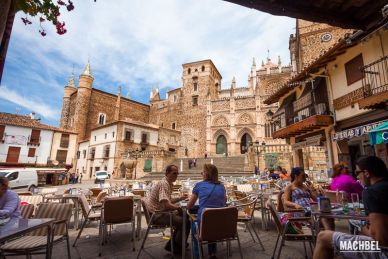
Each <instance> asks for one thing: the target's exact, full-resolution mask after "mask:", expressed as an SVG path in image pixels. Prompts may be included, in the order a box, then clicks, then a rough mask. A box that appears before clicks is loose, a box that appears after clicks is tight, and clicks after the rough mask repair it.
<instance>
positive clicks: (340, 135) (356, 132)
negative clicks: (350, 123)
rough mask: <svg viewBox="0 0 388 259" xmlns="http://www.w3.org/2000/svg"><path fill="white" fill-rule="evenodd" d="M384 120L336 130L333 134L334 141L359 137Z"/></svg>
mask: <svg viewBox="0 0 388 259" xmlns="http://www.w3.org/2000/svg"><path fill="white" fill-rule="evenodd" d="M384 122H386V121H379V122H375V123H371V124H367V125H363V126H359V127H356V128H351V129H347V130H343V131H340V132H336V133H335V134H334V141H341V140H343V139H351V138H354V137H360V136H362V135H366V134H368V133H369V131H371V130H372V129H374V128H376V127H377V126H380V125H381V124H383V123H384Z"/></svg>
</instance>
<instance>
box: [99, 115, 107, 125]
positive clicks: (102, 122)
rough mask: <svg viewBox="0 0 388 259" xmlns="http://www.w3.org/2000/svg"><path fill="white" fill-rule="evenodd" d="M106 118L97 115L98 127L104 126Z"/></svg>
mask: <svg viewBox="0 0 388 259" xmlns="http://www.w3.org/2000/svg"><path fill="white" fill-rule="evenodd" d="M105 121H106V117H105V114H104V113H100V114H99V115H98V124H99V125H105Z"/></svg>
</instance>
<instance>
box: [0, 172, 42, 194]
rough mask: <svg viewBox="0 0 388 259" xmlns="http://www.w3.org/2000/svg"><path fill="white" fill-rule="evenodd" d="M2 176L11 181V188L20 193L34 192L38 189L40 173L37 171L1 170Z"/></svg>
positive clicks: (0, 174)
mask: <svg viewBox="0 0 388 259" xmlns="http://www.w3.org/2000/svg"><path fill="white" fill-rule="evenodd" d="M0 176H5V177H7V178H8V180H9V188H10V189H12V190H14V191H16V192H18V191H32V192H33V191H34V189H35V188H37V187H38V173H37V172H36V170H35V169H17V168H15V169H6V170H5V169H0Z"/></svg>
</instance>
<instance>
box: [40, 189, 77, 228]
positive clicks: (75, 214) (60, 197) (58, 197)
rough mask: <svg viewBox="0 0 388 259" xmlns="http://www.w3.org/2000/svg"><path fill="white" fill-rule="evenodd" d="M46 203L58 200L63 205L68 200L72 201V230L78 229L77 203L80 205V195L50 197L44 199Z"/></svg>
mask: <svg viewBox="0 0 388 259" xmlns="http://www.w3.org/2000/svg"><path fill="white" fill-rule="evenodd" d="M45 199H46V200H47V201H49V200H60V201H61V202H62V203H65V202H67V201H69V200H72V201H73V203H74V206H75V211H74V229H78V222H79V203H80V200H79V199H80V195H79V194H60V195H55V196H51V197H46V198H45Z"/></svg>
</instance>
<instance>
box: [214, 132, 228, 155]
mask: <svg viewBox="0 0 388 259" xmlns="http://www.w3.org/2000/svg"><path fill="white" fill-rule="evenodd" d="M216 154H228V142H227V141H226V138H225V136H224V135H220V136H218V138H217V144H216Z"/></svg>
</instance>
